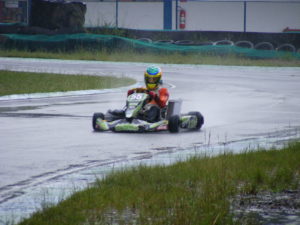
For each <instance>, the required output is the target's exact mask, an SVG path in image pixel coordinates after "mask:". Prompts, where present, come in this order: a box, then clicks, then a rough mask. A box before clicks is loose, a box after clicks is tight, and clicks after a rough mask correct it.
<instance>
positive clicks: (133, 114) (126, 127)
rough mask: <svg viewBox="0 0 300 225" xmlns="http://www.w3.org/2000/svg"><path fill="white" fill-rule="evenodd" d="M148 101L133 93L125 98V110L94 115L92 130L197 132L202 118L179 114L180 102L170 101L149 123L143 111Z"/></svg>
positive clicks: (144, 94) (139, 94)
mask: <svg viewBox="0 0 300 225" xmlns="http://www.w3.org/2000/svg"><path fill="white" fill-rule="evenodd" d="M148 101H149V95H148V94H147V93H145V92H144V93H133V94H131V95H129V96H128V97H127V101H126V107H125V110H121V111H117V112H116V111H110V110H109V111H108V112H107V113H106V114H105V115H104V114H103V113H94V115H93V121H92V124H93V129H94V130H95V131H114V132H154V131H170V132H172V133H176V132H178V131H179V130H180V129H188V130H199V129H200V128H201V127H202V125H203V123H204V118H203V116H202V115H201V113H200V112H190V113H188V114H182V115H181V114H180V108H181V101H179V100H177V101H174V100H173V101H172V100H170V101H169V103H168V106H167V108H166V109H164V110H162V112H161V115H160V119H159V120H158V121H155V122H149V121H147V120H146V118H145V117H144V115H143V113H144V109H145V105H146V103H147V102H148Z"/></svg>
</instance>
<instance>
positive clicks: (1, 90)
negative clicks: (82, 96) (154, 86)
mask: <svg viewBox="0 0 300 225" xmlns="http://www.w3.org/2000/svg"><path fill="white" fill-rule="evenodd" d="M133 83H134V80H133V79H130V78H117V77H109V76H102V77H100V76H82V75H62V74H47V73H27V72H12V71H1V70H0V96H2V95H11V94H24V93H44V92H60V91H74V90H88V89H103V88H116V87H121V86H127V85H130V84H133Z"/></svg>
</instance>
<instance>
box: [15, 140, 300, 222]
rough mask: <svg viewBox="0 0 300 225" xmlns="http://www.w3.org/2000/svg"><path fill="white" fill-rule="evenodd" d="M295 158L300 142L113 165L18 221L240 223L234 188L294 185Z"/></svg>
mask: <svg viewBox="0 0 300 225" xmlns="http://www.w3.org/2000/svg"><path fill="white" fill-rule="evenodd" d="M299 162H300V142H298V143H293V144H290V145H289V146H287V147H286V148H284V149H282V150H260V151H248V152H246V153H242V154H237V155H235V154H231V153H226V154H223V155H220V156H217V157H208V156H199V157H193V158H191V159H189V160H187V161H183V162H178V163H176V164H174V165H171V166H163V165H160V166H151V167H146V166H139V167H134V168H130V169H125V170H121V171H113V172H112V173H111V174H110V175H108V176H107V177H106V178H105V179H103V180H99V181H97V182H96V183H95V185H93V186H92V187H89V188H88V189H86V190H84V191H81V192H78V193H75V194H74V195H72V196H71V197H70V198H69V199H67V200H65V201H62V202H61V203H60V204H59V205H57V206H53V207H50V206H49V207H45V208H44V210H43V211H41V212H37V213H35V214H34V215H33V216H32V217H31V218H30V219H26V220H24V221H23V222H22V223H21V224H22V225H25V224H37V225H44V224H45V225H46V224H51V225H55V224H57V225H64V224H67V225H72V224H86V225H89V224H143V225H146V224H157V225H158V224H161V225H168V224H170V225H177V224H178V225H182V224H185V225H187V224H191V225H195V224H222V225H224V224H240V223H239V221H234V220H233V216H232V213H231V212H230V199H231V198H232V197H234V196H235V195H236V194H238V193H243V194H247V193H251V194H253V193H257V192H258V191H260V190H272V191H280V190H283V189H286V188H291V189H296V188H299V181H300V177H299V174H300V164H299Z"/></svg>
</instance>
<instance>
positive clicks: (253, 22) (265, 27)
mask: <svg viewBox="0 0 300 225" xmlns="http://www.w3.org/2000/svg"><path fill="white" fill-rule="evenodd" d="M286 27H289V28H294V29H295V28H296V29H300V2H299V3H291V2H290V3H279V2H273V3H270V2H269V3H267V2H264V3H263V2H249V3H247V29H246V31H248V32H251V31H252V32H282V31H283V29H284V28H286Z"/></svg>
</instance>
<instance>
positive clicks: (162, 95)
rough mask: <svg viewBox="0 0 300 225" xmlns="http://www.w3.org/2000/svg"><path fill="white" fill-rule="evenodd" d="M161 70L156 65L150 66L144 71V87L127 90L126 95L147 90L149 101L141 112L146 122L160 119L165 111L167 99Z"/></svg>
mask: <svg viewBox="0 0 300 225" xmlns="http://www.w3.org/2000/svg"><path fill="white" fill-rule="evenodd" d="M161 78H162V71H161V68H159V67H157V66H150V67H148V68H147V69H146V71H145V73H144V79H145V84H146V88H134V89H130V90H128V93H127V96H129V95H131V94H132V93H134V92H147V93H148V94H149V96H150V101H149V102H148V103H147V104H146V105H145V106H144V111H143V114H144V116H145V119H146V120H147V121H148V122H156V121H159V120H160V117H161V114H162V113H163V112H165V111H166V106H167V102H168V100H169V92H168V89H167V88H164V87H162V80H161Z"/></svg>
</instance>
